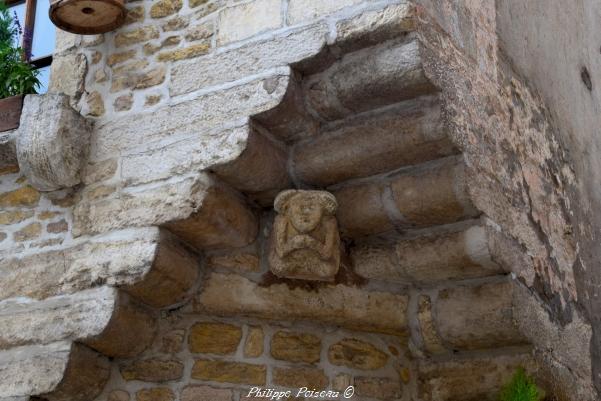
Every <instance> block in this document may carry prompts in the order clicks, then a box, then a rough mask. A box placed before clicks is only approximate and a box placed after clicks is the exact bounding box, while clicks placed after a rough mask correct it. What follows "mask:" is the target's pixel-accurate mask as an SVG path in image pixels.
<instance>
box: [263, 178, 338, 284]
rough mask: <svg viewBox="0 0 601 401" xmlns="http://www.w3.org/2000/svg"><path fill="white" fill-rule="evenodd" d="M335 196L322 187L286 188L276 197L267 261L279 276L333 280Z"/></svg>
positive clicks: (334, 273) (336, 251)
mask: <svg viewBox="0 0 601 401" xmlns="http://www.w3.org/2000/svg"><path fill="white" fill-rule="evenodd" d="M336 207H337V203H336V198H335V197H334V195H332V194H331V193H329V192H325V191H301V190H287V191H284V192H281V193H280V194H279V195H278V196H277V197H276V199H275V202H274V209H275V211H276V212H277V213H278V214H277V216H276V218H275V221H274V225H273V231H272V234H271V242H270V252H269V264H270V268H271V271H272V272H273V273H274V274H275V275H276V276H278V277H285V278H293V279H303V280H319V281H332V280H334V277H335V276H336V273H338V268H339V265H340V236H339V234H338V224H337V223H336V217H335V216H334V213H335V212H336Z"/></svg>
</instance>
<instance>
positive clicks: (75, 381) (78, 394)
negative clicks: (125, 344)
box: [0, 342, 110, 401]
mask: <svg viewBox="0 0 601 401" xmlns="http://www.w3.org/2000/svg"><path fill="white" fill-rule="evenodd" d="M109 374H110V369H109V361H108V360H107V359H106V358H105V357H103V356H101V355H100V354H98V353H96V352H94V351H92V350H90V349H89V348H87V347H85V346H83V345H79V344H76V343H70V342H58V343H52V344H48V345H43V346H41V345H35V346H25V347H17V348H13V349H11V350H8V351H0V377H2V380H0V394H2V396H3V397H22V396H28V395H37V396H41V397H42V398H44V399H47V400H49V401H70V400H72V401H89V400H90V399H94V398H95V397H96V396H97V395H98V394H99V393H100V392H101V391H102V388H103V387H104V384H105V383H106V381H107V380H108V378H109Z"/></svg>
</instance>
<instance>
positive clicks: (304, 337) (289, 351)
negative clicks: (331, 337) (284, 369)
mask: <svg viewBox="0 0 601 401" xmlns="http://www.w3.org/2000/svg"><path fill="white" fill-rule="evenodd" d="M320 353H321V339H320V338H319V337H317V336H316V335H313V334H309V333H292V332H286V331H278V332H276V333H275V334H274V335H273V337H272V338H271V356H273V357H274V358H275V359H281V360H284V361H290V362H307V363H316V362H319V359H320Z"/></svg>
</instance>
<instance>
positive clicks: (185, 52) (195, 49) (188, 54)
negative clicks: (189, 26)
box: [157, 42, 211, 61]
mask: <svg viewBox="0 0 601 401" xmlns="http://www.w3.org/2000/svg"><path fill="white" fill-rule="evenodd" d="M210 48H211V43H210V42H202V43H196V44H193V45H190V46H188V47H182V48H180V49H175V50H166V51H163V52H160V53H159V54H158V55H157V60H159V61H180V60H185V59H189V58H194V57H199V56H202V55H203V54H207V53H208V52H209V50H210Z"/></svg>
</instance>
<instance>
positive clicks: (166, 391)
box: [136, 387, 175, 401]
mask: <svg viewBox="0 0 601 401" xmlns="http://www.w3.org/2000/svg"><path fill="white" fill-rule="evenodd" d="M174 400H175V394H174V393H173V390H171V389H170V388H167V387H154V388H149V389H144V390H140V391H138V392H137V393H136V401H174Z"/></svg>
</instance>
